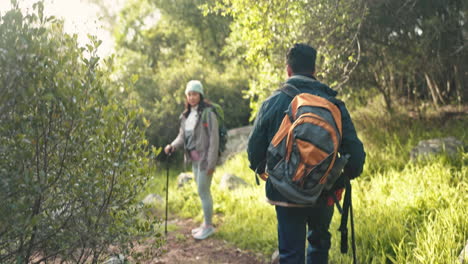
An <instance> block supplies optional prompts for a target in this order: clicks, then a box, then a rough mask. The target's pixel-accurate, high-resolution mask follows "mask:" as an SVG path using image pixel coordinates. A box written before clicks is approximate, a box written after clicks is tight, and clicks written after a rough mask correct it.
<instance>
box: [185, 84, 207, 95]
mask: <svg viewBox="0 0 468 264" xmlns="http://www.w3.org/2000/svg"><path fill="white" fill-rule="evenodd" d="M189 92H197V93H199V94H201V95H202V96H204V94H203V85H202V84H201V82H200V81H198V80H191V81H190V82H188V83H187V88H185V95H188V93H189Z"/></svg>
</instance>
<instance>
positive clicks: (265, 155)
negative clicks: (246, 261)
mask: <svg viewBox="0 0 468 264" xmlns="http://www.w3.org/2000/svg"><path fill="white" fill-rule="evenodd" d="M316 54H317V52H316V50H315V49H314V48H312V47H311V46H309V45H306V44H295V45H294V46H293V47H292V48H290V49H289V51H288V52H287V55H286V60H287V74H288V77H289V78H288V79H287V80H286V82H285V84H284V85H283V88H281V89H280V90H278V91H276V92H274V93H273V95H271V96H270V97H269V98H267V99H266V100H265V101H264V102H263V103H262V106H261V108H260V110H259V112H258V115H257V118H256V119H255V123H254V126H253V130H252V132H251V134H250V137H249V142H248V149H247V152H248V158H249V161H250V168H251V169H252V170H254V171H255V172H256V173H257V174H260V175H263V177H262V178H266V177H268V178H266V184H265V189H266V196H267V201H268V202H269V203H270V204H272V205H274V206H275V209H276V216H277V220H278V247H279V255H280V263H294V264H297V263H304V262H305V243H306V241H305V239H306V237H307V241H308V249H307V263H328V251H329V249H330V246H331V234H330V232H329V231H328V229H329V226H330V222H331V219H332V216H333V205H334V202H333V201H334V200H339V199H341V193H342V191H343V186H344V180H343V178H344V177H343V175H345V176H346V177H349V178H350V179H353V178H355V177H357V176H359V175H360V174H361V172H362V169H363V165H364V160H365V152H364V148H363V145H362V143H361V141H360V140H359V138H358V137H357V135H356V130H355V128H354V125H353V123H352V121H351V117H350V115H349V113H348V110H347V109H346V107H345V105H344V103H343V102H342V101H340V100H338V99H336V98H335V96H336V95H337V92H336V91H334V90H332V89H331V88H329V87H328V86H327V85H325V84H322V83H320V82H319V81H317V80H316V79H315V77H314V76H315V60H316ZM285 86H289V88H288V89H289V90H292V91H293V92H288V90H287V89H285V88H284V87H285ZM299 95H300V96H299ZM299 97H300V98H302V99H296V98H299ZM293 98H294V100H293ZM304 98H305V99H304ZM310 98H313V100H316V101H317V102H319V103H318V104H319V106H317V107H309V106H307V107H302V108H301V107H298V108H294V107H295V106H296V107H297V106H298V105H299V104H301V103H303V102H304V101H307V100H309V99H310ZM311 100H312V99H311ZM290 103H291V104H290ZM322 106H323V107H322ZM326 107H328V108H330V112H329V113H328V114H327V113H325V112H327V111H326ZM307 111H310V112H311V113H308V112H307ZM314 111H315V113H313V112H314ZM285 113H286V117H285ZM322 114H323V116H325V117H323V116H322ZM299 115H302V116H304V118H303V120H300V122H299V121H298V122H294V121H295V120H294V118H296V117H298V116H299ZM328 119H330V123H331V125H328V124H324V123H327V122H325V121H327V120H328ZM306 122H310V124H307V125H306V126H303V127H301V128H299V126H298V127H297V129H298V130H297V131H294V133H292V134H293V136H289V135H288V136H285V135H286V134H287V133H288V131H292V130H290V129H284V128H283V126H285V124H286V125H289V127H290V126H296V125H298V124H301V123H306ZM335 122H336V123H335ZM294 129H296V127H294ZM301 131H302V132H303V135H301V134H300V133H301ZM323 131H325V132H326V133H328V134H324V135H319V134H320V133H322V132H323ZM335 132H336V133H335ZM293 137H294V139H293ZM320 137H323V139H321V140H320V142H317V143H316V144H315V145H311V144H309V143H304V142H305V141H306V140H305V138H311V140H312V141H313V140H314V139H315V140H316V139H317V138H320ZM293 140H295V141H294V142H293ZM328 143H330V144H329V145H330V146H331V151H330V152H329V153H328V152H325V149H326V146H325V145H327V144H328ZM308 144H309V145H308ZM321 144H323V145H324V146H321ZM333 146H335V147H333ZM281 147H282V148H283V149H284V150H286V152H287V155H286V156H285V157H284V158H278V157H277V156H275V153H277V152H275V151H276V149H279V148H281ZM301 148H302V149H301ZM309 152H310V153H312V152H317V153H319V154H320V153H324V154H323V155H322V157H318V158H316V157H310V156H311V155H312V154H310V153H309ZM278 153H279V152H278ZM314 155H315V154H314ZM319 156H320V155H319ZM346 158H347V163H346ZM272 160H273V161H272ZM308 160H315V163H314V161H308ZM343 160H344V161H343ZM285 164H286V165H285ZM310 164H313V165H310ZM338 164H341V166H344V168H343V167H340V168H339V169H335V166H339V165H338ZM292 166H295V167H293V169H291V167H292ZM281 170H283V171H284V177H283V175H281ZM341 170H343V173H342V174H341ZM337 171H338V173H337ZM278 172H280V173H278ZM288 173H289V174H291V173H292V174H293V176H294V174H295V176H294V178H292V179H291V180H289V182H287V181H284V180H283V179H282V178H285V177H286V174H288ZM334 175H338V176H334ZM313 177H318V178H317V179H318V180H316V181H315V182H313V183H311V182H310V181H311V180H310V179H311V178H313ZM327 180H328V181H327ZM318 182H320V184H319V183H318ZM288 184H289V185H288ZM294 184H296V185H294ZM313 184H315V185H317V186H318V187H317V188H318V189H320V191H319V192H318V194H316V196H311V197H308V196H307V194H308V192H302V193H300V191H299V192H296V189H297V188H296V187H295V186H298V188H299V187H300V188H306V187H307V186H315V185H313ZM290 185H294V186H293V187H290ZM324 185H326V186H325V187H324ZM317 188H315V189H313V190H316V189H317ZM304 193H305V195H304ZM306 232H307V233H306Z"/></svg>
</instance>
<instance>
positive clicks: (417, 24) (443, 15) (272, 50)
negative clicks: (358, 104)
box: [209, 0, 468, 112]
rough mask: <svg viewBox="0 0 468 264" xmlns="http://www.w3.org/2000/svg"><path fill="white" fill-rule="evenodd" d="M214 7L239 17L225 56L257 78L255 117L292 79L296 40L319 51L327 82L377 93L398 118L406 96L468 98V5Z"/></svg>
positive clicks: (417, 1)
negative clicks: (290, 53) (288, 76)
mask: <svg viewBox="0 0 468 264" xmlns="http://www.w3.org/2000/svg"><path fill="white" fill-rule="evenodd" d="M209 8H210V9H211V10H212V11H213V12H219V13H227V14H229V15H231V16H232V17H233V22H232V23H231V34H230V36H229V38H228V41H227V44H228V45H227V46H226V48H225V50H226V52H232V53H234V54H238V56H241V57H243V58H245V59H246V60H247V62H248V63H249V70H250V71H253V72H254V73H255V75H254V78H253V79H251V80H250V81H251V82H250V87H249V92H248V94H249V96H250V98H251V100H252V101H253V109H254V111H255V110H256V108H257V105H258V104H256V103H255V102H261V101H262V99H264V98H265V97H266V96H268V95H269V94H270V93H271V91H272V90H274V89H276V88H277V86H278V83H279V82H280V81H281V80H283V79H284V73H283V72H284V55H285V53H286V50H287V48H289V47H290V46H291V45H292V44H293V43H294V42H304V43H308V44H311V45H312V46H314V47H316V48H317V49H318V53H319V59H318V61H317V64H318V70H317V77H318V78H319V79H320V80H322V81H324V82H325V83H327V84H329V85H330V86H331V87H332V88H335V89H343V92H344V95H345V96H348V95H352V94H353V93H354V94H358V95H360V94H363V93H366V90H371V89H376V90H377V91H378V92H379V93H380V94H381V95H383V96H384V98H385V103H386V108H387V110H388V111H390V112H391V111H393V108H394V107H393V101H395V100H396V99H399V98H402V97H403V98H407V99H408V100H406V104H410V103H414V104H419V103H420V102H421V100H422V101H427V100H431V101H432V102H433V103H434V104H436V105H444V104H448V103H453V102H458V103H463V102H464V101H465V100H466V96H467V94H466V93H467V92H466V89H463V87H465V85H466V80H467V79H468V72H467V71H468V69H467V67H466V61H468V51H467V45H466V42H467V33H468V32H467V24H466V16H467V11H468V4H467V3H466V1H462V0H453V1H447V2H441V1H437V0H434V1H421V0H410V1H407V0H401V1H400V0H398V1H393V0H388V1H368V0H351V1H338V0H333V1H328V0H315V1H293V0H290V1H279V0H278V1H270V0H260V1H243V0H224V1H217V4H216V5H212V6H210V7H209ZM345 83H346V85H343V84H345Z"/></svg>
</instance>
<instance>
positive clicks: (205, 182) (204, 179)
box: [192, 161, 213, 225]
mask: <svg viewBox="0 0 468 264" xmlns="http://www.w3.org/2000/svg"><path fill="white" fill-rule="evenodd" d="M192 170H193V174H194V176H195V182H196V183H197V187H198V195H199V196H200V200H201V203H202V208H203V215H204V217H205V224H206V225H212V224H213V221H212V219H213V198H212V197H211V190H210V187H211V180H212V179H213V174H211V175H207V174H206V170H202V169H200V162H198V161H194V162H192Z"/></svg>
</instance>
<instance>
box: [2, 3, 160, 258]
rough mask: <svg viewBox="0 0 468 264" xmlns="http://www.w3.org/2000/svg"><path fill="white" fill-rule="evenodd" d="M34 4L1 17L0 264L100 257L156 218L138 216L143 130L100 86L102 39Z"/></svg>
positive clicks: (143, 177) (144, 166)
mask: <svg viewBox="0 0 468 264" xmlns="http://www.w3.org/2000/svg"><path fill="white" fill-rule="evenodd" d="M34 9H35V11H34V13H32V14H28V15H23V14H22V13H21V11H20V10H19V9H18V7H17V6H16V7H14V8H13V9H12V10H10V11H8V12H7V13H5V14H4V15H3V16H2V17H1V18H0V72H1V74H0V83H1V86H0V89H1V93H2V97H1V99H0V146H1V147H0V190H1V192H0V200H1V201H2V202H1V203H0V262H1V263H13V262H15V261H16V262H18V263H39V262H44V261H47V260H54V259H58V260H61V261H70V262H75V263H85V262H86V263H97V262H98V261H100V260H102V258H103V253H105V252H106V251H107V250H108V248H109V245H114V246H120V245H126V244H127V243H128V242H131V240H132V239H133V238H134V236H135V235H144V234H145V232H148V231H149V232H152V227H153V225H154V224H155V221H153V220H152V219H149V220H145V219H141V218H140V217H139V216H138V215H139V214H138V213H137V212H138V207H139V206H138V203H137V200H136V195H137V193H138V192H139V190H140V188H141V187H142V186H143V185H144V184H145V182H146V181H147V179H148V166H149V162H148V159H147V155H148V151H147V150H146V147H145V146H146V140H145V139H144V131H142V130H141V129H140V128H139V127H138V126H136V120H137V119H138V118H139V117H138V115H139V114H138V112H137V111H134V110H129V109H127V108H125V107H124V106H122V105H120V104H119V102H117V100H116V99H114V97H113V95H112V94H110V93H109V92H108V91H107V87H106V84H108V83H110V82H109V81H108V79H107V78H108V74H107V73H106V72H104V71H102V70H99V69H98V62H99V58H98V57H97V56H96V49H97V47H98V46H99V44H100V41H98V40H97V39H95V38H91V42H90V44H88V45H87V46H86V48H80V47H78V44H77V37H76V36H70V35H67V34H65V33H64V32H63V23H62V22H60V21H56V20H55V19H54V18H53V17H44V15H43V5H42V3H41V2H39V3H37V4H35V5H34ZM153 235H154V234H153ZM127 245H128V244H127ZM123 248H125V247H123Z"/></svg>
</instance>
